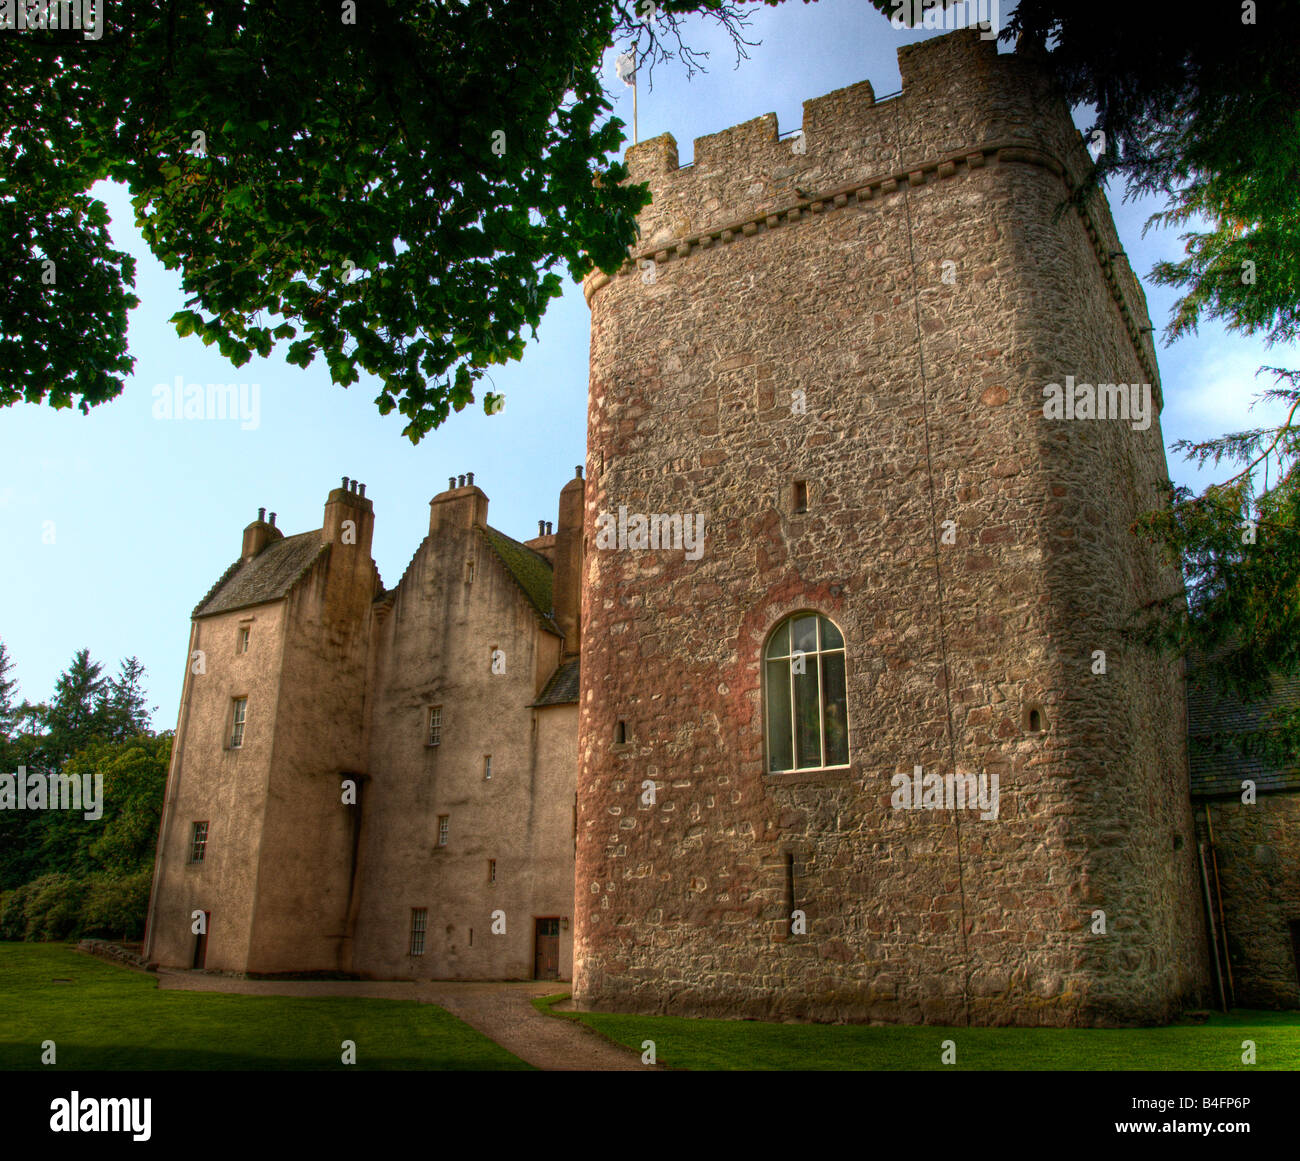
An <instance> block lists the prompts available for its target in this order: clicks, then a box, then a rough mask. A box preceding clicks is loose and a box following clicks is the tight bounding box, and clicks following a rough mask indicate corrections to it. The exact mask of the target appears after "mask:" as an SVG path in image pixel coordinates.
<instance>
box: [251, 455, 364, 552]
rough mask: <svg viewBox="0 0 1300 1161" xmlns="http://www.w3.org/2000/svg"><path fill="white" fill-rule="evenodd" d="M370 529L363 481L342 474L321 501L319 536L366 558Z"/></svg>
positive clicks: (342, 548)
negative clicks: (321, 517)
mask: <svg viewBox="0 0 1300 1161" xmlns="http://www.w3.org/2000/svg"><path fill="white" fill-rule="evenodd" d="M271 519H272V520H274V519H275V517H274V516H272V517H271ZM374 530H375V506H374V503H373V502H372V501H370V500H367V499H366V486H365V484H363V483H361V482H360V481H359V480H353V479H349V478H348V477H347V476H344V477H343V483H342V485H341V486H339V487H337V488H335V489H334V490H333V491H331V492H330V494H329V497H328V498H327V499H326V501H325V520H324V523H323V524H322V525H321V539H322V540H324V541H325V542H326V543H328V544H331V545H334V546H335V547H336V548H337V549H338V550H340V551H343V552H352V551H353V550H354V549H355V550H356V551H358V552H359V553H360V554H361V556H362V558H363V559H365V560H368V559H369V558H370V540H371V537H372V535H373V534H374Z"/></svg>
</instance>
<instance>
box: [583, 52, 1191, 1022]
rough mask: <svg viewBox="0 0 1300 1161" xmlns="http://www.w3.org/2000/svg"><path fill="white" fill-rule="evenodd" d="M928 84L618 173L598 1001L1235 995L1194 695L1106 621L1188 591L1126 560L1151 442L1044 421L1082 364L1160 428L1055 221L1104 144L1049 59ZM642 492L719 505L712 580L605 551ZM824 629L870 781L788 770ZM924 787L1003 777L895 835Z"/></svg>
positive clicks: (914, 58) (809, 112)
mask: <svg viewBox="0 0 1300 1161" xmlns="http://www.w3.org/2000/svg"><path fill="white" fill-rule="evenodd" d="M900 64H901V69H902V73H903V82H904V91H903V95H902V96H901V97H899V98H897V99H895V100H891V101H888V102H885V103H882V104H881V105H879V106H877V105H875V104H874V103H873V99H872V94H871V89H870V86H869V85H867V84H865V83H864V84H861V85H855V86H853V87H851V88H849V89H846V90H841V91H840V92H838V93H833V94H830V95H829V96H827V97H823V98H820V99H818V100H815V101H810V102H806V103H805V106H804V123H803V130H804V134H805V139H804V145H805V147H806V152H804V153H796V152H795V151H794V149H793V147H792V144H791V142H790V141H789V140H780V139H778V136H777V125H776V123H775V118H773V117H770V116H769V117H765V118H758V119H757V120H755V121H751V122H747V123H746V124H744V125H741V126H737V127H736V128H734V129H731V130H727V131H726V132H724V133H721V134H715V135H713V136H711V137H706V138H702V139H699V140H697V142H696V149H695V162H694V164H693V165H692V166H691V167H689V168H685V169H678V168H677V164H676V162H677V159H676V150H675V146H674V145H673V144H672V142H671V139H670V138H659V139H655V140H654V141H650V142H645V143H643V144H642V145H640V146H637V147H634V148H633V149H632V150H631V151H630V153H629V167H630V169H631V172H632V177H633V179H634V180H648V181H649V182H650V185H651V189H652V193H653V195H654V202H653V203H652V205H651V206H650V207H649V208H648V209H647V210H646V211H645V212H644V214H643V217H642V240H643V243H644V249H643V250H642V251H640V252H639V253H638V255H637V258H638V261H637V264H636V270H633V271H632V272H630V273H627V272H625V273H622V274H620V275H617V276H615V277H613V278H607V277H605V276H603V275H595V276H593V277H591V278H589V281H588V284H587V288H586V289H587V293H588V300H589V302H590V304H591V309H592V360H591V366H592V375H591V392H590V407H589V438H588V447H589V473H588V474H589V481H590V482H589V487H588V493H587V496H588V502H587V522H586V535H587V547H588V553H587V556H586V585H585V589H584V600H583V610H582V616H583V624H584V629H583V633H584V647H583V670H582V694H581V702H580V719H579V722H580V724H579V762H580V770H579V797H580V813H579V828H578V856H577V886H576V904H575V906H576V907H577V909H578V912H577V936H576V942H575V995H576V997H577V999H578V1001H579V1003H582V1004H584V1005H586V1006H589V1007H594V1008H604V1009H619V1010H629V1011H672V1012H674V1013H679V1014H707V1015H734V1016H758V1017H773V1016H775V1017H786V1016H800V1017H808V1018H814V1019H841V1018H849V1019H877V1018H878V1019H886V1020H900V1021H909V1022H911V1021H932V1022H945V1023H959V1022H962V1021H963V1020H965V1019H967V1018H969V1019H971V1020H973V1021H975V1022H980V1023H1012V1022H1015V1023H1044V1024H1068V1023H1090V1022H1099V1023H1108V1022H1115V1021H1134V1020H1155V1019H1161V1018H1164V1017H1165V1016H1167V1015H1169V1014H1170V1013H1171V1012H1172V1011H1174V1010H1175V1009H1176V1007H1177V1006H1178V1005H1179V1004H1180V1003H1182V1002H1183V1001H1184V1000H1185V999H1187V998H1189V997H1192V996H1194V995H1195V994H1196V992H1197V990H1198V989H1199V988H1200V987H1202V986H1203V984H1204V981H1205V965H1204V962H1203V957H1202V956H1200V955H1199V954H1198V948H1201V947H1203V943H1198V940H1200V939H1201V933H1200V926H1199V924H1200V919H1199V913H1198V912H1197V910H1196V908H1195V899H1196V896H1195V893H1194V879H1193V878H1192V869H1193V868H1192V863H1191V860H1190V854H1191V851H1190V847H1191V844H1190V843H1188V842H1187V841H1186V840H1187V839H1188V838H1189V836H1190V834H1191V820H1190V811H1189V810H1188V809H1187V807H1186V804H1187V787H1186V760H1185V755H1184V753H1183V746H1184V741H1183V738H1184V736H1185V723H1183V721H1182V718H1181V709H1180V708H1179V707H1181V704H1182V697H1181V674H1180V672H1179V671H1178V670H1177V669H1175V668H1173V667H1170V666H1168V665H1166V664H1164V663H1162V662H1159V661H1158V660H1156V659H1152V658H1144V657H1141V656H1139V655H1136V654H1127V653H1126V652H1125V650H1124V649H1123V648H1121V647H1120V645H1119V644H1118V641H1117V634H1116V628H1117V626H1118V625H1119V623H1120V621H1121V620H1122V618H1123V616H1124V615H1125V613H1126V610H1127V609H1129V608H1131V607H1132V606H1133V604H1134V603H1135V602H1137V601H1140V600H1142V599H1147V598H1149V597H1150V596H1152V595H1154V592H1155V591H1156V590H1157V588H1158V587H1159V586H1160V585H1161V584H1165V583H1169V582H1170V581H1171V577H1170V574H1168V573H1162V572H1161V571H1160V570H1159V567H1158V565H1157V564H1156V562H1155V560H1154V558H1153V557H1151V556H1149V555H1148V554H1146V553H1145V551H1144V550H1141V549H1139V548H1138V547H1137V546H1136V545H1135V544H1134V543H1132V542H1131V541H1130V540H1128V539H1127V537H1128V531H1127V529H1128V524H1129V523H1130V522H1131V520H1132V518H1133V516H1135V515H1136V514H1137V512H1139V511H1141V510H1142V509H1143V508H1144V507H1146V506H1150V504H1151V503H1153V502H1154V500H1155V496H1154V491H1153V488H1152V485H1153V483H1154V481H1155V480H1156V479H1158V478H1161V477H1163V476H1164V474H1165V471H1164V460H1163V451H1162V448H1161V443H1160V435H1159V424H1158V419H1154V418H1153V420H1152V422H1151V424H1150V426H1149V427H1148V428H1146V429H1145V430H1142V431H1136V430H1134V429H1133V427H1132V426H1130V425H1129V424H1127V423H1124V424H1121V423H1118V422H1106V423H1091V424H1089V423H1086V422H1084V421H1075V422H1067V423H1059V422H1058V423H1053V421H1050V420H1047V419H1045V418H1044V415H1043V393H1042V392H1043V387H1044V386H1045V384H1046V383H1048V382H1050V381H1052V380H1053V378H1056V377H1058V376H1063V375H1064V374H1067V373H1072V374H1074V375H1076V377H1078V378H1079V379H1084V378H1089V379H1090V381H1092V382H1097V381H1106V382H1109V381H1111V380H1112V379H1115V380H1123V381H1125V382H1147V381H1150V382H1151V385H1152V393H1153V395H1152V398H1153V411H1154V409H1155V408H1158V406H1159V404H1158V382H1156V381H1155V375H1154V355H1153V352H1152V350H1151V348H1150V342H1149V340H1148V339H1146V338H1145V337H1144V336H1143V335H1142V334H1141V332H1140V330H1139V326H1140V325H1142V324H1143V323H1144V322H1145V304H1144V303H1143V301H1142V299H1141V292H1140V288H1139V287H1138V286H1137V284H1136V282H1135V281H1134V280H1132V279H1131V276H1128V275H1127V273H1126V272H1125V271H1123V270H1115V269H1113V266H1114V264H1113V263H1111V262H1110V260H1109V258H1107V259H1106V260H1105V262H1102V260H1101V259H1100V258H1099V257H1098V253H1097V251H1098V249H1099V248H1100V246H1104V245H1105V244H1106V243H1107V241H1108V240H1109V238H1110V236H1111V235H1113V227H1112V226H1111V225H1110V222H1109V217H1108V215H1104V214H1100V215H1094V217H1095V221H1094V218H1092V217H1090V218H1089V222H1090V225H1089V226H1085V225H1083V224H1081V223H1080V221H1079V219H1078V218H1077V217H1075V216H1074V215H1073V213H1071V214H1067V215H1066V216H1065V217H1064V218H1063V219H1062V220H1061V221H1059V222H1055V223H1054V222H1053V220H1052V219H1053V215H1054V212H1055V210H1056V208H1057V206H1058V205H1059V203H1060V201H1061V199H1062V198H1063V197H1064V196H1065V193H1066V192H1067V187H1066V185H1065V184H1064V183H1063V182H1062V180H1061V174H1062V173H1063V172H1064V173H1067V174H1068V173H1070V172H1072V171H1071V169H1070V168H1069V167H1071V166H1073V167H1075V170H1074V171H1076V172H1077V167H1078V165H1079V158H1078V156H1077V154H1078V153H1079V152H1080V151H1081V146H1080V144H1079V139H1078V134H1077V132H1076V131H1074V130H1073V128H1072V127H1071V126H1070V124H1069V121H1068V118H1067V117H1066V115H1065V112H1064V109H1063V108H1060V107H1059V106H1054V105H1052V104H1050V103H1049V102H1048V100H1047V97H1046V95H1045V94H1044V92H1043V89H1042V86H1041V85H1040V84H1039V83H1038V82H1037V80H1036V78H1035V77H1034V75H1033V74H1032V72H1031V71H1030V70H1029V68H1028V66H1027V65H1026V62H1024V61H1023V60H1016V59H1009V58H1007V57H1005V56H1003V57H998V56H996V55H995V54H994V52H993V50H992V46H991V45H988V44H986V43H984V42H980V41H979V40H978V38H977V36H976V34H974V33H973V32H972V33H958V34H955V35H953V36H950V37H944V38H942V39H939V40H932V41H927V42H924V43H922V44H919V45H915V46H912V47H910V48H908V49H906V50H903V51H902V52H901V53H900ZM1090 229H1091V231H1092V233H1095V234H1096V235H1097V237H1098V238H1099V239H1101V242H1100V243H1098V242H1094V240H1093V238H1092V237H1091V235H1090V233H1089V230H1090ZM1111 248H1112V249H1117V248H1118V246H1117V244H1116V245H1112V246H1111ZM651 260H652V261H653V262H654V267H653V271H652V272H650V273H646V270H645V263H646V262H648V261H651ZM637 270H640V271H642V272H641V273H639V274H638V273H637ZM1090 377H1091V378H1090ZM796 392H801V393H802V395H801V396H796ZM797 399H798V400H799V402H802V404H803V409H802V413H801V409H800V406H799V402H796V400H797ZM796 480H799V481H806V483H807V489H808V497H809V500H808V511H807V512H806V513H801V512H799V511H798V510H797V509H796V505H795V502H794V482H795V481H796ZM620 505H626V506H627V509H628V511H629V512H633V513H636V512H640V513H699V514H702V515H703V516H704V517H705V521H706V523H705V531H706V544H705V548H704V552H703V555H702V556H701V557H700V559H698V560H694V561H692V560H687V559H686V558H685V553H683V552H682V551H680V550H677V551H650V552H633V551H601V550H599V548H598V546H597V545H598V526H597V519H598V517H599V516H600V515H601V513H605V512H616V511H617V510H618V508H619V506H620ZM944 521H951V522H952V525H951V527H950V531H951V533H952V534H953V543H951V544H945V543H942V541H941V533H942V531H943V530H944V529H945V527H946V526H945V525H944V524H943V522H944ZM805 609H811V610H816V611H818V612H820V613H822V614H823V615H825V616H827V617H829V618H831V619H832V620H833V621H834V622H835V623H836V624H837V625H838V627H839V628H840V629H841V630H842V631H843V633H844V636H845V639H846V642H847V645H848V649H847V668H848V716H849V737H850V747H851V757H852V769H851V770H850V771H848V772H845V771H843V770H841V771H829V772H821V773H818V772H813V773H798V774H766V773H764V769H765V767H764V744H763V710H762V673H761V663H760V658H761V655H762V649H763V646H764V642H765V641H766V639H767V637H768V635H769V634H770V632H771V631H772V629H773V628H774V627H775V626H776V625H777V624H778V623H779V622H780V621H781V620H782V619H783V618H784V617H786V616H787V615H789V614H791V613H794V612H797V611H800V610H805ZM1095 649H1104V650H1106V652H1107V659H1108V666H1107V672H1106V674H1105V675H1104V676H1101V675H1098V676H1096V677H1094V676H1093V675H1092V673H1091V668H1090V666H1091V662H1092V660H1093V650H1095ZM1031 708H1038V709H1039V711H1040V712H1041V713H1042V714H1043V715H1044V717H1045V720H1046V723H1047V728H1046V730H1044V731H1043V732H1041V733H1031V732H1030V731H1029V729H1028V728H1027V723H1028V712H1029V710H1030V709H1031ZM620 720H625V721H626V723H627V726H628V729H629V737H628V741H627V742H626V743H625V744H623V745H617V744H616V743H615V730H616V726H617V722H618V721H620ZM916 765H920V766H922V768H923V769H924V771H926V772H938V773H944V772H951V771H953V770H954V769H955V770H956V771H958V772H961V773H967V772H970V773H979V772H986V773H989V774H992V773H997V774H998V776H999V779H1000V786H1001V800H1000V813H999V816H998V818H997V819H995V820H994V819H989V820H985V819H981V818H980V817H979V816H978V814H977V813H974V812H963V811H926V810H902V809H897V808H894V807H893V806H891V796H892V795H891V792H892V786H891V781H890V779H891V775H893V774H895V773H902V774H910V773H911V772H912V771H913V769H914V767H915V766H916ZM646 779H650V780H652V781H653V782H654V783H655V787H656V801H655V803H654V804H653V805H649V804H647V803H645V802H643V801H642V800H641V799H640V794H641V786H642V783H643V781H644V780H646ZM1179 838H1181V839H1182V840H1183V842H1182V844H1181V849H1180V850H1179V851H1177V852H1176V851H1175V850H1174V846H1175V843H1176V842H1177V840H1178V839H1179ZM793 908H798V909H799V910H802V911H804V912H805V914H806V916H807V923H808V933H807V934H806V935H799V934H795V933H792V931H791V924H790V911H791V910H792V909H793ZM1098 908H1100V909H1103V910H1106V911H1107V915H1108V920H1109V934H1108V935H1106V936H1096V935H1093V934H1092V933H1091V930H1090V925H1091V923H1092V912H1093V911H1094V910H1095V909H1098Z"/></svg>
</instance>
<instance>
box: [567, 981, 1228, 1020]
mask: <svg viewBox="0 0 1300 1161" xmlns="http://www.w3.org/2000/svg"><path fill="white" fill-rule="evenodd" d="M1205 999H1206V998H1205V997H1204V996H1202V995H1200V994H1198V993H1196V992H1188V993H1187V994H1186V995H1185V996H1182V997H1179V998H1178V999H1171V1000H1168V1001H1165V1002H1159V1001H1154V1002H1149V1003H1142V1004H1136V1003H1134V1002H1133V1001H1131V1000H1123V999H1119V998H1116V997H1110V996H1105V995H1095V994H1094V995H1090V996H1084V995H1081V994H1080V993H1078V992H1072V991H1070V990H1068V989H1063V990H1061V991H1060V992H1059V994H1056V995H1050V996H1048V995H1038V994H1030V993H1026V992H1023V991H1021V992H1016V993H1008V994H1006V995H1003V996H972V997H971V999H970V1003H969V1005H967V1004H966V1003H964V1002H963V1000H962V997H961V996H959V995H944V994H936V995H923V994H918V995H911V996H907V997H900V996H898V995H896V994H895V993H894V992H893V991H892V990H891V989H884V990H878V991H873V990H871V989H860V990H852V989H850V988H847V987H846V988H844V989H834V988H831V989H828V990H825V991H822V992H820V993H818V994H816V995H806V996H799V995H792V994H791V993H789V992H784V991H773V992H772V993H771V994H770V995H767V996H756V995H754V994H753V993H744V994H740V993H730V994H728V993H723V992H710V991H706V990H702V989H674V990H671V991H670V990H658V989H652V988H649V987H645V986H641V987H636V986H631V987H627V988H623V987H619V986H613V987H607V988H605V989H604V990H603V991H602V992H601V993H600V994H599V995H586V996H584V995H581V994H575V995H574V998H573V1004H574V1010H575V1011H580V1012H621V1013H628V1014H633V1015H646V1016H684V1017H694V1018H705V1019H722V1020H764V1021H770V1022H778V1023H807V1024H930V1025H939V1026H946V1027H964V1026H967V1025H968V1024H969V1025H971V1026H978V1027H993V1028H998V1027H1022V1028H1024V1027H1030V1028H1033V1027H1043V1028H1133V1027H1150V1026H1157V1025H1164V1024H1170V1023H1172V1022H1174V1021H1175V1020H1178V1019H1180V1018H1182V1017H1184V1016H1185V1015H1186V1014H1187V1013H1189V1012H1193V1011H1197V1010H1199V1009H1201V1008H1202V1007H1203V1006H1204V1003H1205Z"/></svg>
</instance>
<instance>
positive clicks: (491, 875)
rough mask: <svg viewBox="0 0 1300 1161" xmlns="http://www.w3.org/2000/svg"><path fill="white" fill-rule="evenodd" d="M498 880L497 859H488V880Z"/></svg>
mask: <svg viewBox="0 0 1300 1161" xmlns="http://www.w3.org/2000/svg"><path fill="white" fill-rule="evenodd" d="M496 881H497V861H496V859H488V882H489V883H495V882H496Z"/></svg>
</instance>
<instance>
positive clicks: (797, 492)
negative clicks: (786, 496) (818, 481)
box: [794, 480, 808, 512]
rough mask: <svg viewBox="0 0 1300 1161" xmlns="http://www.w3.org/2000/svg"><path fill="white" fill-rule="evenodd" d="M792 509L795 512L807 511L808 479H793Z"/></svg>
mask: <svg viewBox="0 0 1300 1161" xmlns="http://www.w3.org/2000/svg"><path fill="white" fill-rule="evenodd" d="M794 510H795V511H796V512H807V511H808V481H807V480H795V482H794Z"/></svg>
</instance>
